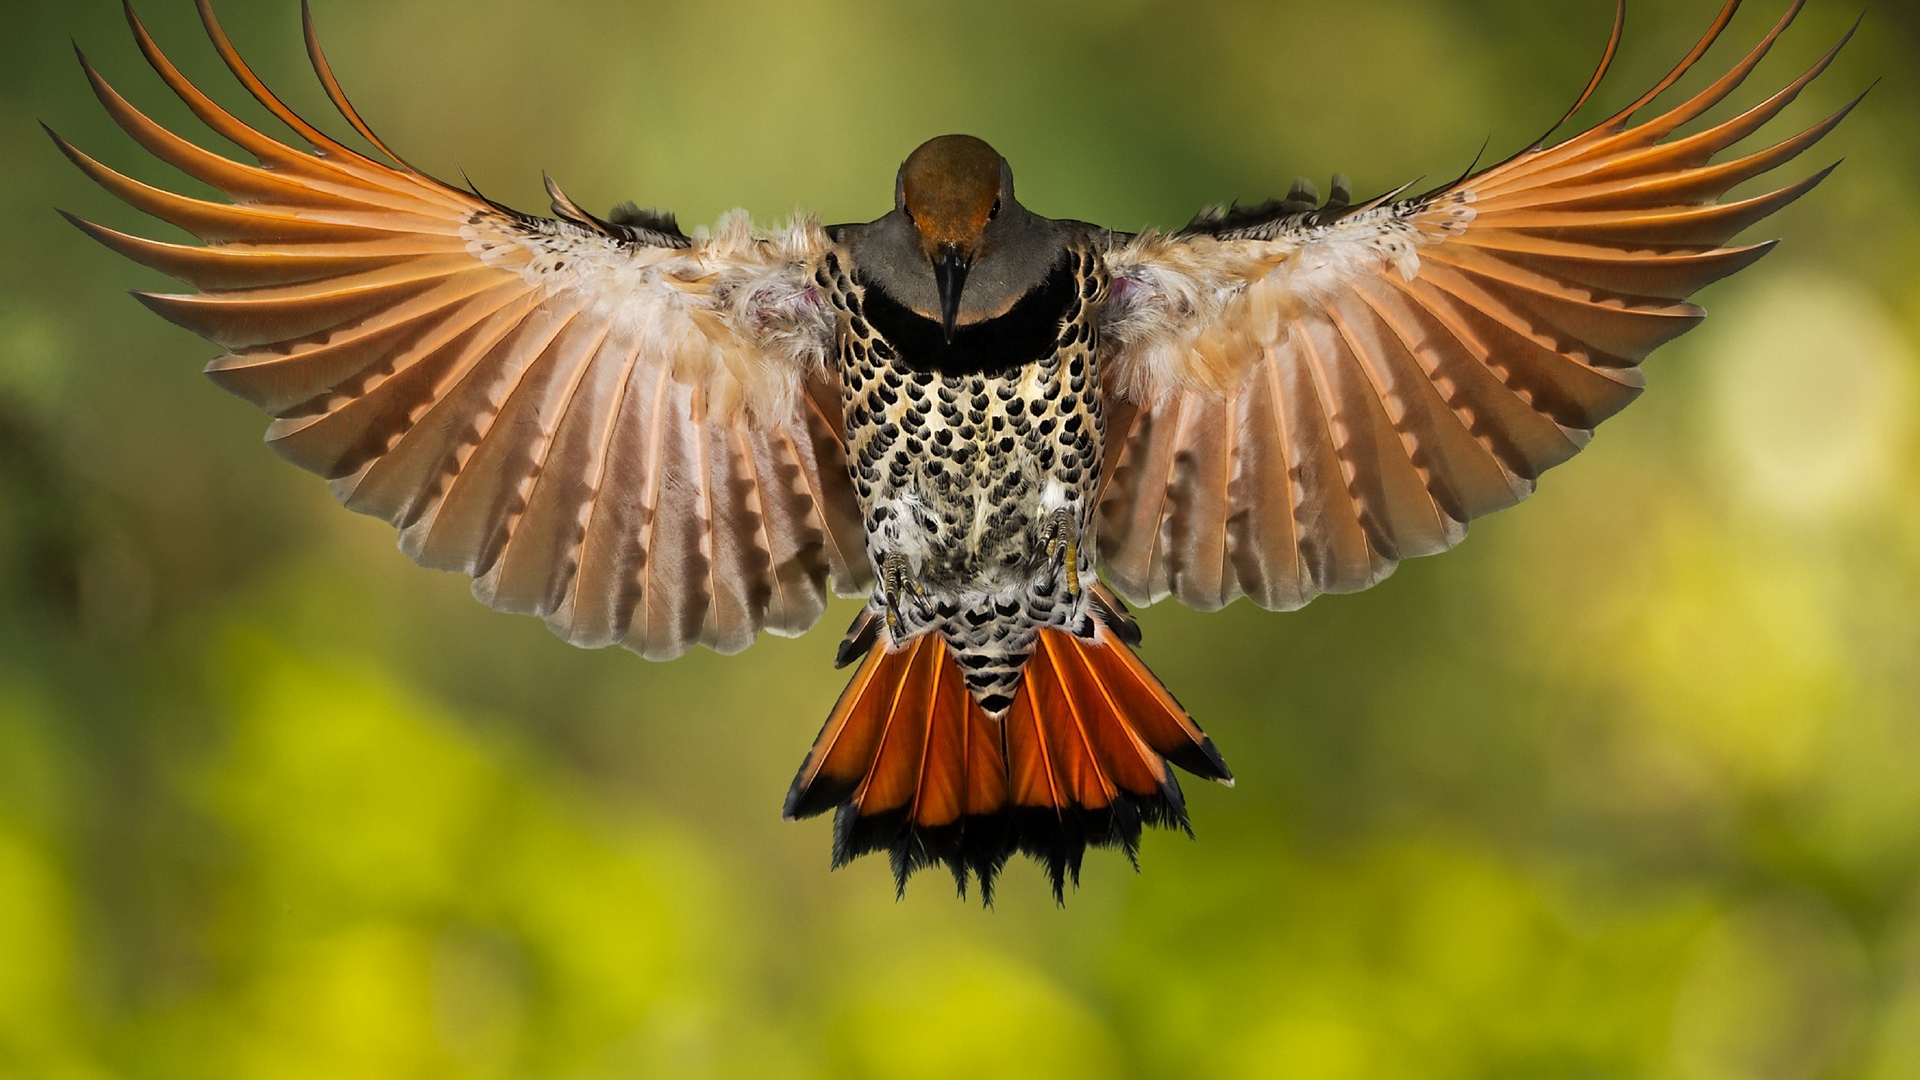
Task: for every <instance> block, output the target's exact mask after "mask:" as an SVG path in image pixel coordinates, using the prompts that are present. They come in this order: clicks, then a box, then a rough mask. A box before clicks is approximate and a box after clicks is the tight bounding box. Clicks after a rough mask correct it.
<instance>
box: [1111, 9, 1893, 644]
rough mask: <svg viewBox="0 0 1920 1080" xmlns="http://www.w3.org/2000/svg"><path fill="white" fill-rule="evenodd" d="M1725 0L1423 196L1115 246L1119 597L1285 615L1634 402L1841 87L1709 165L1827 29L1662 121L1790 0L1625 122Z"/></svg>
mask: <svg viewBox="0 0 1920 1080" xmlns="http://www.w3.org/2000/svg"><path fill="white" fill-rule="evenodd" d="M1738 6H1739V0H1728V2H1727V3H1726V4H1725V5H1724V7H1723V8H1722V10H1721V11H1720V13H1719V15H1718V16H1717V17H1716V19H1715V20H1714V23H1713V25H1712V26H1711V27H1710V28H1709V29H1708V31H1707V33H1706V34H1705V35H1704V36H1703V37H1702V39H1701V40H1700V42H1699V44H1698V45H1696V46H1695V48H1694V49H1693V50H1692V51H1691V52H1690V53H1689V54H1688V55H1687V56H1686V57H1685V58H1684V59H1683V60H1682V61H1681V63H1680V64H1678V65H1677V66H1676V67H1675V68H1674V69H1673V71H1672V72H1671V73H1670V74H1669V75H1668V76H1667V77H1666V78H1664V79H1662V80H1661V81H1660V82H1659V83H1658V84H1657V85H1656V86H1655V87H1654V88H1653V89H1652V90H1650V91H1649V92H1648V93H1647V94H1645V95H1642V96H1641V97H1640V98H1639V99H1638V100H1636V101H1635V102H1634V103H1633V104H1632V105H1630V106H1629V107H1628V108H1626V109H1625V110H1623V111H1622V112H1620V113H1619V114H1617V115H1615V116H1613V117H1612V118H1610V119H1608V120H1607V121H1605V122H1604V123H1602V124H1600V125H1598V126H1596V127H1594V128H1591V129H1589V130H1587V131H1585V132H1583V133H1580V134H1577V135H1574V136H1572V137H1570V138H1568V139H1566V140H1564V141H1562V142H1560V143H1558V144H1556V145H1552V146H1547V145H1545V144H1544V143H1543V144H1542V145H1539V146H1536V147H1534V148H1532V149H1530V150H1527V151H1523V152H1522V153H1520V154H1518V155H1516V156H1514V157H1512V158H1510V159H1508V160H1507V161H1504V162H1502V163H1500V164H1498V165H1495V166H1493V167H1492V168H1490V169H1487V170H1484V171H1482V172H1479V173H1475V174H1472V175H1470V176H1467V177H1465V178H1463V179H1462V180H1460V181H1459V182H1457V183H1455V184H1452V185H1449V186H1447V187H1444V188H1441V189H1439V190H1437V191H1434V192H1430V193H1428V194H1426V195H1422V196H1416V197H1413V198H1407V199H1402V198H1400V196H1399V193H1397V192H1396V193H1393V194H1391V195H1389V196H1385V197H1382V198H1380V199H1375V200H1372V201H1370V202H1367V203H1363V204H1360V205H1357V206H1345V205H1329V206H1326V207H1322V208H1319V209H1310V210H1301V209H1299V208H1298V207H1297V205H1295V204H1293V203H1278V202H1276V203H1269V204H1265V205H1262V206H1260V207H1256V208H1251V209H1239V208H1234V209H1231V210H1216V211H1210V212H1207V213H1203V214H1202V215H1201V216H1200V217H1198V218H1196V219H1195V221H1194V223H1193V224H1192V225H1190V226H1188V227H1187V229H1186V230H1184V231H1182V232H1181V233H1178V234H1173V235H1166V234H1160V233H1151V232H1150V233H1145V234H1142V235H1139V236H1136V237H1132V238H1129V239H1127V240H1126V241H1125V242H1124V243H1119V244H1116V245H1115V247H1114V248H1113V249H1112V250H1110V251H1109V253H1108V261H1109V265H1110V267H1111V269H1112V271H1113V279H1114V288H1113V300H1112V301H1111V302H1110V304H1109V307H1108V310H1107V312H1106V313H1105V315H1104V317H1103V322H1102V334H1103V346H1102V347H1103V350H1104V354H1103V364H1102V376H1103V380H1104V382H1105V388H1104V389H1105V392H1106V393H1107V395H1108V397H1109V399H1110V414H1111V415H1112V416H1114V417H1116V418H1117V423H1118V424H1119V425H1120V427H1119V428H1118V429H1117V430H1116V431H1115V432H1114V433H1113V434H1110V436H1109V444H1110V446H1112V447H1113V449H1111V450H1110V452H1109V457H1110V460H1113V461H1114V462H1115V469H1114V474H1113V478H1112V480H1111V481H1110V482H1109V483H1108V484H1107V486H1106V488H1105V489H1104V492H1103V495H1102V504H1101V536H1100V540H1101V552H1102V556H1103V559H1104V561H1105V568H1106V571H1107V573H1108V576H1109V578H1110V580H1111V581H1112V583H1113V585H1114V586H1115V589H1116V591H1118V592H1119V593H1120V594H1121V595H1123V596H1125V597H1126V598H1127V599H1129V600H1132V601H1134V602H1136V603H1150V602H1152V601H1154V600H1158V599H1160V598H1161V597H1163V596H1166V595H1169V594H1171V595H1174V596H1177V597H1179V598H1180V599H1181V600H1182V601H1183V602H1185V603H1188V604H1191V605H1194V606H1196V607H1200V608H1208V609H1210V608H1215V607H1219V606H1221V605H1222V604H1224V603H1226V602H1228V601H1230V600H1231V599H1233V598H1234V597H1235V596H1237V595H1240V594H1241V593H1242V592H1244V593H1247V594H1249V595H1251V596H1252V597H1253V598H1254V599H1255V601H1256V602H1258V603H1260V604H1261V605H1262V606H1265V607H1271V608H1292V607H1298V606H1300V605H1301V604H1304V603H1306V602H1307V601H1308V600H1311V599H1312V598H1313V597H1314V596H1315V595H1317V594H1319V593H1323V592H1347V591H1353V590H1356V589H1362V588H1366V587H1367V586H1369V585H1371V584H1373V583H1374V582H1376V581H1378V580H1380V579H1381V578H1383V577H1385V576H1386V575H1387V574H1388V573H1390V572H1391V571H1392V569H1393V567H1394V565H1395V564H1396V563H1397V562H1398V561H1399V560H1401V559H1405V558H1410V557H1413V556H1416V555H1425V554H1431V553H1433V552H1437V551H1441V550H1444V549H1446V548H1448V547H1451V546H1452V545H1454V544H1456V543H1458V542H1459V541H1460V539H1461V538H1462V537H1463V536H1464V535H1465V532H1466V527H1467V523H1468V522H1470V521H1471V520H1473V519H1474V518H1476V517H1479V516H1480V515H1482V514H1486V513H1490V512H1492V511H1494V510H1498V509H1500V508H1502V507H1505V506H1509V505H1512V504H1513V503H1515V502H1517V501H1519V500H1520V499H1523V498H1525V497H1526V496H1527V495H1528V494H1529V493H1531V491H1532V490H1533V486H1534V482H1535V481H1536V480H1537V479H1538V477H1539V476H1540V474H1541V473H1542V472H1544V471H1545V470H1546V469H1549V468H1551V467H1552V466H1554V465H1556V464H1559V463H1560V462H1562V461H1565V460H1566V459H1568V458H1570V457H1572V456H1573V455H1574V454H1575V453H1577V452H1578V451H1579V450H1580V449H1581V448H1582V447H1584V446H1585V445H1586V443H1587V441H1588V439H1589V438H1590V437H1591V435H1592V432H1593V429H1594V428H1595V427H1596V426H1597V425H1598V424H1599V423H1600V422H1601V421H1603V420H1605V419H1607V418H1608V417H1610V416H1612V415H1613V414H1614V413H1616V412H1618V411H1620V410H1621V409H1623V408H1625V407H1626V406H1627V405H1628V404H1629V403H1630V402H1632V401H1633V400H1634V398H1635V397H1637V396H1638V395H1639V393H1640V391H1641V388H1642V386H1643V385H1644V379H1643V377H1642V375H1641V372H1640V370H1639V367H1638V365H1639V364H1640V362H1641V361H1642V360H1644V359H1645V358H1646V356H1647V355H1648V354H1649V353H1651V352H1652V351H1654V350H1655V349H1657V348H1659V347H1660V346H1661V345H1663V344H1665V343H1667V342H1668V341H1671V340H1672V339H1673V338H1675V337H1677V336H1679V335H1680V334H1683V333H1685V332H1686V331H1687V330H1689V329H1691V328H1692V327H1693V326H1695V325H1696V324H1698V323H1699V321H1700V320H1701V319H1702V318H1703V317H1704V315H1705V313H1704V312H1703V311H1702V310H1701V309H1700V308H1698V307H1695V306H1694V305H1692V304H1690V303H1687V302H1686V300H1687V297H1689V296H1690V295H1692V294H1693V293H1694V292H1695V291H1696V290H1698V289H1699V288H1701V287H1703V286H1705V285H1707V284H1709V283H1711V282H1713V281H1717V280H1719V279H1720V278H1723V277H1725V276H1727V275H1728V274H1732V273H1734V272H1737V271H1739V270H1741V269H1744V268H1745V267H1747V266H1749V265H1751V264H1752V263H1753V262H1754V261H1756V260H1757V259H1759V258H1760V257H1761V256H1762V255H1764V254H1766V253H1767V252H1768V251H1769V250H1771V248H1772V244H1770V243H1761V244H1752V245H1747V246H1737V247H1736V246H1728V245H1729V244H1730V242H1731V241H1732V240H1733V238H1734V237H1735V236H1737V235H1738V234H1739V233H1740V232H1742V231H1743V230H1745V229H1747V228H1748V227H1750V226H1752V225H1753V224H1755V223H1756V222H1758V221H1760V220H1762V219H1764V218H1766V217H1767V216H1769V215H1771V214H1773V213H1775V212H1777V211H1779V210H1780V209H1781V208H1783V207H1785V206H1787V205H1788V204H1790V203H1792V202H1793V201H1794V200H1796V199H1798V198H1800V197H1801V196H1802V195H1804V194H1806V193H1807V192H1808V191H1810V190H1812V188H1813V187H1814V186H1816V185H1818V184H1819V183H1820V182H1821V181H1822V180H1824V179H1825V178H1826V176H1827V175H1828V174H1829V173H1830V172H1831V171H1832V168H1831V167H1829V168H1827V169H1822V170H1820V171H1818V172H1816V173H1814V174H1813V175H1812V176H1809V177H1807V178H1806V179H1803V180H1800V181H1798V182H1795V183H1791V184H1788V185H1786V186H1783V187H1781V188H1779V189H1777V190H1774V191H1769V192H1764V193H1762V194H1758V195H1754V196H1750V197H1746V198H1740V199H1735V200H1732V201H1725V202H1723V201H1721V200H1722V199H1723V198H1724V197H1725V196H1726V195H1727V193H1728V192H1729V191H1731V190H1732V189H1733V188H1735V187H1736V186H1738V185H1740V184H1742V183H1745V182H1747V181H1749V180H1752V179H1754V178H1756V177H1759V176H1762V175H1765V174H1767V173H1769V172H1771V171H1772V170H1774V169H1777V168H1779V167H1781V166H1782V165H1785V164H1787V163H1788V162H1790V161H1793V160H1795V159H1797V158H1798V157H1799V156H1800V155H1802V154H1803V153H1805V152H1806V151H1807V150H1808V149H1809V148H1811V147H1812V146H1813V145H1814V144H1816V143H1818V142H1819V141H1820V140H1821V139H1822V138H1824V137H1825V136H1826V135H1827V134H1828V133H1829V132H1831V131H1832V130H1833V129H1834V127H1836V126H1837V125H1838V124H1839V123H1840V121H1841V120H1842V119H1844V118H1845V117H1846V115H1847V114H1848V113H1849V112H1850V111H1851V110H1852V109H1853V107H1854V106H1855V105H1856V104H1858V101H1859V99H1857V98H1856V99H1855V100H1854V101H1853V102H1851V103H1849V104H1847V105H1846V106H1844V107H1843V108H1841V109H1839V110H1838V111H1836V112H1834V113H1833V114H1831V115H1829V116H1828V117H1826V118H1825V119H1823V120H1821V121H1819V122H1818V123H1815V124H1814V125H1812V126H1811V127H1808V128H1806V129H1805V130H1803V131H1800V132H1798V133H1796V134H1794V135H1791V136H1789V137H1788V138H1785V139H1783V140H1781V141H1779V142H1777V143H1774V144H1772V145H1770V146H1768V147H1765V148H1763V149H1761V150H1758V151H1755V152H1752V153H1748V154H1745V155H1744V156H1739V157H1733V158H1731V159H1729V160H1727V161H1724V162H1719V163H1715V159H1716V157H1718V156H1719V155H1721V154H1722V153H1723V152H1724V151H1727V150H1729V149H1730V148H1731V147H1733V146H1734V145H1735V144H1737V143H1739V142H1741V141H1742V140H1744V139H1746V138H1748V137H1749V136H1752V135H1754V134H1755V133H1757V132H1758V131H1759V130H1760V129H1761V128H1762V127H1763V126H1764V125H1765V124H1767V123H1768V122H1769V121H1771V120H1773V119H1774V118H1775V117H1777V116H1778V115H1779V114H1780V113H1781V111H1782V110H1784V109H1785V108H1786V107H1787V105H1789V104H1791V103H1792V102H1793V101H1794V100H1796V99H1797V98H1798V97H1799V96H1800V95H1801V93H1802V92H1803V91H1804V90H1805V89H1806V87H1807V86H1808V85H1809V84H1810V83H1811V82H1812V81H1813V80H1814V79H1815V78H1817V77H1819V75H1820V74H1821V73H1822V72H1824V71H1826V70H1827V69H1828V68H1829V67H1830V66H1831V65H1832V63H1833V60H1834V58H1835V56H1836V55H1838V52H1839V49H1840V48H1841V46H1844V45H1845V44H1846V41H1847V39H1848V38H1851V36H1852V31H1849V32H1848V34H1847V37H1846V38H1843V39H1842V40H1841V42H1840V43H1839V44H1838V45H1836V46H1834V48H1833V49H1831V50H1829V51H1828V52H1826V53H1825V54H1823V55H1822V56H1821V58H1820V59H1819V60H1818V61H1817V62H1816V63H1815V64H1814V65H1813V66H1812V67H1811V68H1809V69H1808V70H1807V71H1806V72H1805V73H1804V74H1802V75H1800V76H1799V77H1797V78H1795V79H1793V80H1792V81H1791V82H1789V83H1788V84H1787V85H1786V86H1785V87H1783V88H1782V89H1780V90H1778V91H1777V92H1775V93H1772V94H1770V95H1768V96H1767V97H1766V98H1765V99H1764V100H1762V101H1761V102H1760V103H1759V104H1757V105H1754V106H1751V107H1749V108H1747V109H1745V110H1744V111H1742V112H1740V113H1738V114H1737V115H1735V116H1734V117H1732V118H1731V119H1728V120H1724V121H1721V122H1718V123H1714V124H1711V125H1709V126H1707V127H1705V128H1703V129H1701V130H1699V131H1697V132H1695V133H1692V134H1689V135H1685V136H1682V137H1678V138H1671V136H1673V135H1674V133H1675V132H1677V131H1678V130H1679V129H1680V128H1681V127H1682V126H1684V125H1686V124H1688V123H1689V122H1691V121H1693V120H1696V119H1698V118H1699V117H1701V116H1702V115H1704V114H1705V113H1706V112H1707V110H1708V109H1710V108H1712V107H1713V106H1714V105H1716V104H1718V103H1720V102H1721V101H1723V100H1724V99H1726V98H1727V97H1728V96H1729V95H1731V94H1732V93H1733V92H1734V91H1735V90H1736V89H1738V88H1739V87H1740V86H1741V85H1742V84H1743V83H1744V82H1745V81H1746V79H1747V77H1748V76H1749V75H1751V74H1752V72H1753V71H1754V69H1755V68H1756V67H1757V66H1758V65H1759V62H1760V60H1761V58H1763V57H1764V56H1765V55H1766V54H1767V53H1768V51H1769V50H1770V49H1771V48H1772V46H1773V45H1774V43H1775V42H1776V41H1777V40H1778V39H1779V38H1780V36H1781V35H1782V34H1783V33H1784V32H1785V30H1786V29H1787V27H1788V26H1789V25H1790V24H1791V23H1792V22H1793V19H1794V16H1795V15H1797V14H1798V12H1799V10H1800V8H1801V6H1802V5H1801V2H1800V0H1794V2H1793V3H1792V4H1791V5H1790V7H1789V8H1788V10H1787V11H1786V13H1785V14H1784V15H1783V16H1782V17H1781V19H1780V20H1779V22H1778V23H1777V24H1775V25H1774V27H1773V28H1772V29H1771V30H1770V31H1769V32H1768V33H1767V34H1766V35H1765V37H1763V38H1762V40H1761V41H1760V42H1759V44H1758V45H1757V46H1756V47H1755V48H1754V49H1752V50H1751V51H1750V52H1749V53H1747V54H1746V56H1745V57H1744V58H1743V59H1741V60H1740V61H1739V62H1738V63H1736V64H1735V65H1734V66H1733V67H1732V68H1731V69H1730V70H1729V71H1727V72H1726V73H1725V74H1724V75H1722V76H1721V77H1720V78H1718V79H1716V80H1714V81H1713V82H1712V83H1711V84H1709V85H1708V86H1707V87H1706V88H1705V89H1703V90H1701V91H1700V92H1698V93H1697V94H1694V95H1692V96H1691V97H1688V98H1686V99H1685V100H1684V101H1681V102H1680V103H1679V104H1678V105H1676V106H1674V107H1672V108H1670V109H1667V110H1666V111H1665V112H1663V113H1660V114H1659V115H1657V116H1654V117H1652V118H1651V119H1647V120H1644V121H1642V122H1639V123H1635V120H1634V118H1635V117H1636V116H1637V115H1638V114H1639V113H1640V112H1641V111H1642V110H1643V109H1645V108H1647V107H1648V106H1650V105H1652V104H1653V103H1654V101H1655V100H1656V99H1658V98H1660V97H1661V96H1662V95H1663V94H1665V93H1666V91H1668V90H1670V89H1671V88H1672V87H1673V86H1674V85H1675V84H1676V83H1677V82H1678V81H1679V80H1680V79H1681V78H1682V77H1684V76H1685V74H1686V73H1687V72H1688V71H1690V70H1691V69H1692V68H1693V66H1694V65H1695V64H1696V63H1697V62H1698V61H1699V60H1700V58H1701V57H1702V56H1704V55H1705V53H1706V52H1707V50H1708V48H1709V46H1711V45H1712V43H1713V42H1714V41H1715V40H1716V39H1717V38H1718V37H1719V35H1720V34H1721V32H1722V31H1723V30H1725V28H1726V27H1727V25H1728V24H1729V22H1730V21H1731V19H1732V17H1733V14H1734V12H1735V10H1736V9H1737V8H1738ZM1856 26H1857V24H1856ZM1619 30H1620V22H1619V20H1618V19H1616V24H1615V36H1614V39H1613V40H1612V41H1610V42H1609V44H1608V48H1607V51H1606V56H1605V58H1604V59H1603V61H1602V65H1601V70H1600V72H1599V73H1597V74H1596V75H1595V77H1594V81H1593V82H1592V83H1590V84H1589V86H1588V91H1587V94H1583V95H1582V98H1581V102H1580V104H1584V103H1585V101H1586V97H1587V95H1589V94H1591V92H1592V89H1593V87H1594V86H1596V85H1597V84H1598V81H1599V79H1600V78H1601V76H1602V75H1604V73H1605V69H1606V66H1607V64H1608V63H1609V62H1610V61H1611V60H1612V58H1613V56H1614V55H1615V53H1616V51H1617V47H1618V43H1619V37H1618V35H1619ZM1578 108H1579V106H1578V105H1576V107H1575V109H1576V111H1577V109H1578ZM1571 116H1572V113H1569V114H1568V117H1569V118H1570V117H1571ZM1563 122H1564V120H1563ZM1196 420H1199V421H1200V422H1197V423H1196V422H1195V421H1196ZM1223 459H1224V462H1223ZM1222 476H1227V477H1231V480H1230V481H1229V482H1227V483H1224V484H1223V483H1222V482H1221V477H1222ZM1223 548H1224V549H1225V550H1224V552H1223V551H1222V549H1223ZM1215 568H1225V576H1224V577H1223V576H1222V573H1220V572H1215Z"/></svg>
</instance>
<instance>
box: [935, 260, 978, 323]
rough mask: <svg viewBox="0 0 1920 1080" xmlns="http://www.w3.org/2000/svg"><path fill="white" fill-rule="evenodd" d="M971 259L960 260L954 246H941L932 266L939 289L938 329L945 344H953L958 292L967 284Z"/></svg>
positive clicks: (957, 315)
mask: <svg viewBox="0 0 1920 1080" xmlns="http://www.w3.org/2000/svg"><path fill="white" fill-rule="evenodd" d="M972 265H973V260H972V259H967V258H962V257H961V255H960V248H959V247H958V246H957V245H954V244H943V245H941V252H940V258H939V259H938V260H936V261H935V262H934V264H933V283H934V284H935V285H936V286H938V287H939V289H940V328H941V330H943V331H944V332H945V333H946V336H947V344H949V345H951V344H953V331H954V327H955V325H956V324H957V323H958V322H959V321H960V290H961V289H963V288H965V287H966V284H967V269H968V267H970V266H972Z"/></svg>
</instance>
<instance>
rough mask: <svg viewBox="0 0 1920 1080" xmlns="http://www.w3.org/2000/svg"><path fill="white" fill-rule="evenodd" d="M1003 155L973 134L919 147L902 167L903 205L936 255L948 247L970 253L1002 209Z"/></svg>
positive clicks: (921, 236)
mask: <svg viewBox="0 0 1920 1080" xmlns="http://www.w3.org/2000/svg"><path fill="white" fill-rule="evenodd" d="M1003 168H1004V166H1003V164H1002V161H1001V157H1000V154H999V152H998V151H996V150H995V149H994V148H993V147H991V146H988V145H987V144H986V143H984V142H982V141H981V140H979V139H976V138H974V137H973V136H971V135H942V136H940V137H939V138H937V139H929V140H927V141H926V142H924V143H921V144H920V147H919V149H917V150H915V151H914V152H913V153H912V154H911V155H909V156H908V157H907V161H906V164H904V165H902V166H900V193H901V203H902V205H903V206H904V207H905V209H906V211H907V214H908V216H909V217H911V218H912V219H913V224H914V227H915V228H917V229H919V231H920V241H921V243H922V244H923V245H924V246H925V247H926V249H927V251H928V252H929V253H930V254H931V253H933V252H935V251H938V250H939V249H940V248H941V247H943V246H944V245H947V244H953V245H955V246H956V247H958V248H960V250H961V251H962V252H965V253H967V254H971V253H972V252H973V250H974V249H975V248H976V247H977V246H978V245H979V243H980V237H981V234H982V233H984V232H986V228H987V223H988V222H989V221H991V220H993V216H994V214H995V212H996V210H997V208H998V206H999V204H1000V199H1001V197H1002V195H1003V194H1004V192H1002V190H1001V177H1002V175H1003Z"/></svg>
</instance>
